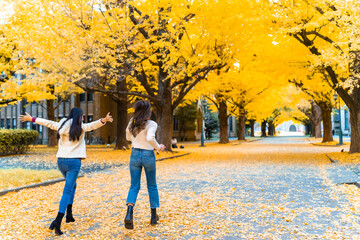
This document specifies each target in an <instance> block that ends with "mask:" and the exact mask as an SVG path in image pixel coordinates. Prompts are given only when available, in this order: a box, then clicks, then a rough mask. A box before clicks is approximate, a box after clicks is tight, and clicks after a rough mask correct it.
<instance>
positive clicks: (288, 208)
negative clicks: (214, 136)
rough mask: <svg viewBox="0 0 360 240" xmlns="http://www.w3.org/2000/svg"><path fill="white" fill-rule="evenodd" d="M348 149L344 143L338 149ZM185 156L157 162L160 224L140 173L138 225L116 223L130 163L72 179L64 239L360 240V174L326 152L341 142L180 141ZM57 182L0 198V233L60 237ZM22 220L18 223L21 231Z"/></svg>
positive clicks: (0, 235)
mask: <svg viewBox="0 0 360 240" xmlns="http://www.w3.org/2000/svg"><path fill="white" fill-rule="evenodd" d="M345 148H347V147H345ZM185 149H186V151H188V152H191V154H190V155H188V156H186V157H181V158H176V159H169V160H165V161H162V162H158V163H157V175H158V187H159V191H160V205H161V207H160V209H159V215H160V219H161V220H160V224H159V225H158V226H156V227H152V226H150V225H149V220H150V209H149V203H148V197H147V191H146V183H145V179H143V180H144V181H143V183H142V188H141V191H140V194H139V198H138V202H137V206H136V207H135V212H134V215H135V229H134V230H132V231H130V230H126V229H125V228H124V227H123V224H122V222H123V217H124V215H125V211H126V209H125V200H126V195H127V190H128V188H129V182H130V176H129V172H128V167H127V166H122V167H115V168H112V169H108V170H106V171H102V172H97V173H91V174H88V175H86V176H85V177H84V178H81V179H79V180H78V187H77V193H76V199H75V203H74V207H73V208H74V214H75V215H74V216H75V219H76V222H75V223H74V224H68V223H65V222H64V223H63V225H62V229H63V231H64V232H65V234H64V236H63V237H61V238H62V239H78V238H79V237H83V239H104V238H105V239H146V238H151V237H158V238H159V239H192V238H193V239H199V238H201V239H206V238H215V239H249V238H253V239H292V238H294V239H320V238H325V239H331V238H334V239H360V224H359V223H360V216H359V215H358V214H357V213H356V212H355V211H353V209H354V205H353V202H351V201H350V200H349V196H348V194H346V191H345V190H346V188H347V187H349V186H346V185H342V184H340V183H343V182H349V181H356V180H357V179H358V176H357V175H356V174H355V173H354V172H353V171H350V170H349V169H348V168H346V167H344V166H340V165H337V164H332V163H331V162H330V161H329V159H328V158H327V157H326V156H325V154H326V153H328V152H332V151H340V150H341V148H338V147H320V146H313V145H311V144H309V142H308V141H307V140H306V138H299V137H278V138H266V139H263V140H260V141H255V142H251V143H240V144H238V143H237V142H236V143H235V142H232V143H230V144H228V145H220V144H215V143H209V144H207V146H206V147H204V148H199V147H198V144H196V145H195V144H194V145H186V146H185ZM62 188H63V183H59V184H55V185H52V186H47V187H41V188H37V189H27V190H23V191H20V192H18V193H10V194H7V195H5V196H3V197H1V198H0V199H1V204H2V207H1V209H0V239H7V238H8V239H22V238H23V239H32V238H33V239H57V238H56V237H54V235H53V233H50V232H48V231H47V227H48V226H49V224H50V223H51V221H52V220H53V217H55V216H56V212H57V208H58V202H59V200H60V196H61V190H62ZM19 226H21V227H20V228H19Z"/></svg>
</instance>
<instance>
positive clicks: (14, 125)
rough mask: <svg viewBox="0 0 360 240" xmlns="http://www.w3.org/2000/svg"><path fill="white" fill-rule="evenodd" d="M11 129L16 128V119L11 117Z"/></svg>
mask: <svg viewBox="0 0 360 240" xmlns="http://www.w3.org/2000/svg"><path fill="white" fill-rule="evenodd" d="M12 128H13V129H15V128H16V119H13V127H12Z"/></svg>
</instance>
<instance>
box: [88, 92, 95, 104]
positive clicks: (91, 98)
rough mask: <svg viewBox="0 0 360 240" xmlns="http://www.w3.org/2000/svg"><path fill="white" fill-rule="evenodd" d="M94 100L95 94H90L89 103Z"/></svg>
mask: <svg viewBox="0 0 360 240" xmlns="http://www.w3.org/2000/svg"><path fill="white" fill-rule="evenodd" d="M93 100H94V97H93V94H92V93H91V92H88V101H89V102H90V101H93Z"/></svg>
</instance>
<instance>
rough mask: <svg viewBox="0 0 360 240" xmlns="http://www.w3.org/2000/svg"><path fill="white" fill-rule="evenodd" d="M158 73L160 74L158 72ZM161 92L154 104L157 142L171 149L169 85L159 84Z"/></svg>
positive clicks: (171, 126)
mask: <svg viewBox="0 0 360 240" xmlns="http://www.w3.org/2000/svg"><path fill="white" fill-rule="evenodd" d="M159 75H160V74H159ZM159 88H160V89H159V91H160V92H161V93H162V94H161V96H160V100H159V102H158V105H157V106H156V120H157V123H158V125H159V127H158V131H157V136H158V140H159V143H161V144H164V145H165V146H166V149H167V150H169V151H171V138H172V134H173V108H172V93H171V87H170V85H168V86H161V87H159Z"/></svg>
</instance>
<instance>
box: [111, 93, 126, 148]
mask: <svg viewBox="0 0 360 240" xmlns="http://www.w3.org/2000/svg"><path fill="white" fill-rule="evenodd" d="M121 98H122V99H121V100H118V101H116V103H117V119H116V127H117V131H116V143H115V148H114V149H115V150H116V149H123V148H128V143H127V141H126V127H127V124H128V112H127V97H126V96H122V97H121Z"/></svg>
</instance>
